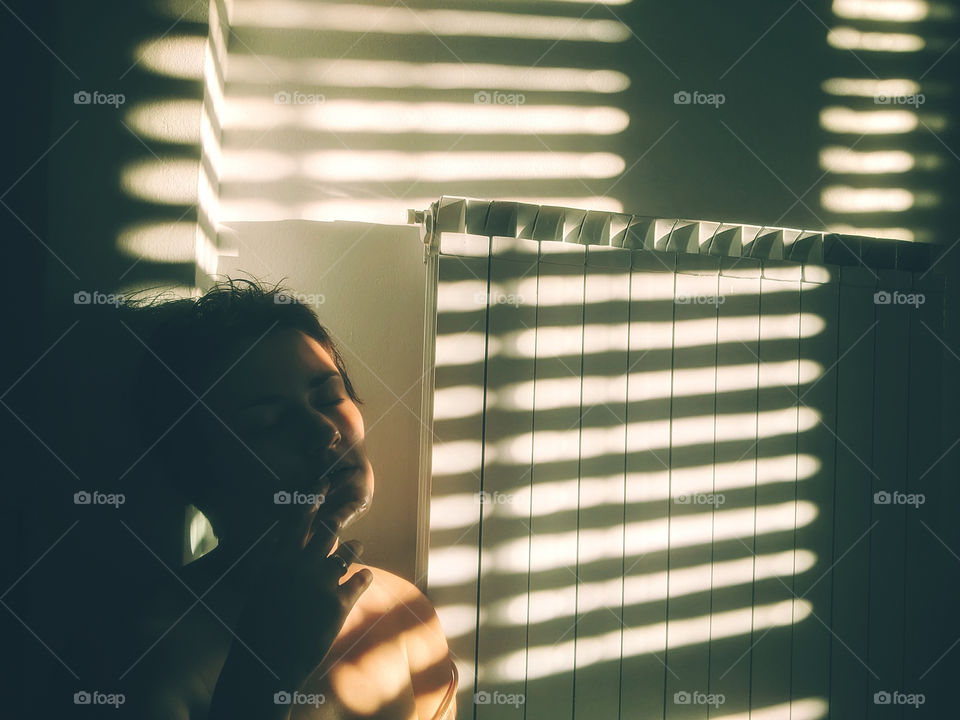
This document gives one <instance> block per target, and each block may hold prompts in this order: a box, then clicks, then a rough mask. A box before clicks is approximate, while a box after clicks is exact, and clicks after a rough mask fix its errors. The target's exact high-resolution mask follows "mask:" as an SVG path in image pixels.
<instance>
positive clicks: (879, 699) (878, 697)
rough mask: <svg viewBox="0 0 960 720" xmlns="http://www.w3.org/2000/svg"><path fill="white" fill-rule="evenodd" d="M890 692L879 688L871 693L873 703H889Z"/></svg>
mask: <svg viewBox="0 0 960 720" xmlns="http://www.w3.org/2000/svg"><path fill="white" fill-rule="evenodd" d="M890 700H891V697H890V693H888V692H887V691H886V690H880V691H879V692H875V693H874V694H873V703H874V705H889V704H890Z"/></svg>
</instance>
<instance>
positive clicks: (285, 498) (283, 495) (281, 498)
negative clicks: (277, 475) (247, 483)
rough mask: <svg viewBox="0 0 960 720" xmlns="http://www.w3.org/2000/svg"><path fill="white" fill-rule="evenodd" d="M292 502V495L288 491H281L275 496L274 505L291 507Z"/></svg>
mask: <svg viewBox="0 0 960 720" xmlns="http://www.w3.org/2000/svg"><path fill="white" fill-rule="evenodd" d="M290 500H291V496H290V493H288V492H287V491H286V490H279V491H277V492H275V493H274V494H273V504H274V505H289V504H290Z"/></svg>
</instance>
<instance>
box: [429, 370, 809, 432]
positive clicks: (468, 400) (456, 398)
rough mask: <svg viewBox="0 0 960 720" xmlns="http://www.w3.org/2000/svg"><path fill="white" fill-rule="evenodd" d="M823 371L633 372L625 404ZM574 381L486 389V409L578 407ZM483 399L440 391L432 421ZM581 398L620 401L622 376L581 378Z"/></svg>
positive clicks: (466, 412)
mask: <svg viewBox="0 0 960 720" xmlns="http://www.w3.org/2000/svg"><path fill="white" fill-rule="evenodd" d="M822 372H823V366H822V365H820V364H819V363H817V362H815V361H813V360H785V361H783V362H765V363H763V369H762V370H761V369H760V368H759V367H758V365H757V363H747V364H743V365H721V366H718V367H717V368H709V369H704V368H678V369H676V370H673V371H671V370H660V371H650V372H642V373H631V374H630V376H629V386H628V391H629V394H628V395H627V402H642V401H644V400H651V399H653V398H665V397H690V396H693V395H701V394H713V393H715V392H717V393H722V392H734V391H737V390H756V389H757V388H758V387H761V388H763V387H781V386H787V387H790V386H795V385H797V383H798V382H799V384H801V385H804V384H806V383H809V382H812V381H813V380H815V379H816V378H818V377H819V376H820V375H821V373H822ZM577 380H578V379H571V378H541V379H539V380H537V381H536V383H534V382H533V381H524V382H519V383H512V384H510V385H505V386H502V387H488V388H487V406H488V407H494V408H497V409H499V410H517V411H524V410H526V409H527V405H526V398H529V397H531V395H532V393H533V392H534V390H536V392H537V409H538V410H552V409H555V408H562V407H580V405H581V387H580V383H579V382H578V381H577ZM714 383H716V384H714ZM482 396H483V392H482V389H481V388H474V387H471V386H454V387H448V388H441V389H439V390H437V391H436V394H435V396H434V419H435V420H449V419H452V418H458V417H469V416H471V415H475V414H478V413H480V412H482V411H483V407H482V405H478V401H482ZM582 397H583V404H584V405H585V406H590V405H603V404H606V403H615V402H617V401H618V400H619V401H622V400H623V376H622V375H621V376H601V375H587V376H584V377H583V389H582Z"/></svg>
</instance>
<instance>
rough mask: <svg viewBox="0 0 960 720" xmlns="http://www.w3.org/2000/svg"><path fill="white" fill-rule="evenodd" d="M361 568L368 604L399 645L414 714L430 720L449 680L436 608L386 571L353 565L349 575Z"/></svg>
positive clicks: (447, 655)
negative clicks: (366, 574)
mask: <svg viewBox="0 0 960 720" xmlns="http://www.w3.org/2000/svg"><path fill="white" fill-rule="evenodd" d="M354 567H356V570H354V569H353V568H354ZM364 567H366V568H368V569H369V570H370V571H371V572H372V573H373V582H372V583H371V584H370V587H369V588H368V589H367V592H370V591H371V590H372V591H373V595H372V597H371V598H370V599H369V601H368V602H372V603H375V604H376V606H377V609H378V611H379V612H381V613H383V619H382V622H383V623H385V625H386V629H387V632H389V633H391V634H392V635H393V636H394V637H395V638H396V639H397V641H398V642H399V643H400V644H401V645H402V647H403V649H404V653H405V655H406V658H407V662H408V665H409V670H410V680H411V683H412V686H413V691H414V695H415V697H416V703H417V712H418V715H419V716H420V718H423V720H430V719H431V718H433V717H434V716H435V715H436V713H437V710H438V708H439V707H440V706H441V704H442V703H443V701H444V699H445V697H446V696H447V694H448V691H449V690H450V686H451V681H452V677H453V676H452V667H451V666H452V659H451V656H450V650H449V648H448V646H447V639H446V637H445V636H444V634H443V629H442V627H441V626H440V620H439V618H438V617H437V612H436V609H435V608H434V606H433V603H432V602H431V601H430V599H429V598H428V597H427V596H426V595H424V594H423V593H422V592H421V591H420V589H419V588H417V586H416V585H414V584H413V583H412V582H410V581H409V580H407V579H406V578H403V577H400V576H399V575H396V574H394V573H392V572H390V571H389V570H384V569H382V568H377V567H372V566H369V565H355V566H351V573H352V572H356V571H357V570H360V569H361V568H364ZM362 599H363V596H361V600H362Z"/></svg>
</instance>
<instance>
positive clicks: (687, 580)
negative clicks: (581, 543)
mask: <svg viewBox="0 0 960 720" xmlns="http://www.w3.org/2000/svg"><path fill="white" fill-rule="evenodd" d="M816 559H817V558H816V555H814V554H813V553H812V552H810V551H809V550H796V551H793V550H787V551H785V552H780V553H775V554H768V555H757V556H755V557H754V556H749V557H744V558H740V559H739V560H728V561H725V562H717V563H707V564H704V565H696V566H693V567H681V568H671V570H670V571H669V572H660V573H645V574H634V575H629V576H627V577H624V578H615V579H612V580H604V581H600V582H579V583H577V608H576V612H577V613H578V614H583V613H587V612H590V611H592V610H601V609H603V608H611V609H612V608H616V609H617V610H619V609H620V606H621V602H622V604H623V606H624V607H626V606H629V605H639V604H641V603H652V602H659V601H661V600H665V599H667V597H670V598H676V597H680V596H683V595H693V594H695V593H700V592H710V591H711V590H715V589H717V588H724V587H734V586H736V585H746V584H750V583H753V582H754V581H760V580H765V579H768V578H775V577H790V576H793V575H799V574H801V573H804V572H806V571H807V570H809V569H810V568H812V567H813V566H814V564H815V563H816ZM668 581H669V588H670V589H669V592H667V591H666V590H667V587H668ZM621 591H622V593H623V594H622V596H621ZM566 594H567V591H566V590H560V591H557V590H539V591H535V592H531V593H530V594H529V596H527V595H520V596H517V597H512V598H508V599H506V600H501V601H499V602H496V603H492V604H491V605H490V606H489V607H488V608H487V612H486V617H485V621H486V622H487V623H491V624H493V625H503V626H516V625H524V624H526V623H528V622H530V623H538V622H547V621H550V620H555V619H558V618H563V617H565V616H567V615H569V612H568V606H567V603H566ZM558 596H559V597H558ZM557 600H559V602H557ZM528 606H529V615H528V614H527V612H528V611H527V609H528Z"/></svg>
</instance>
